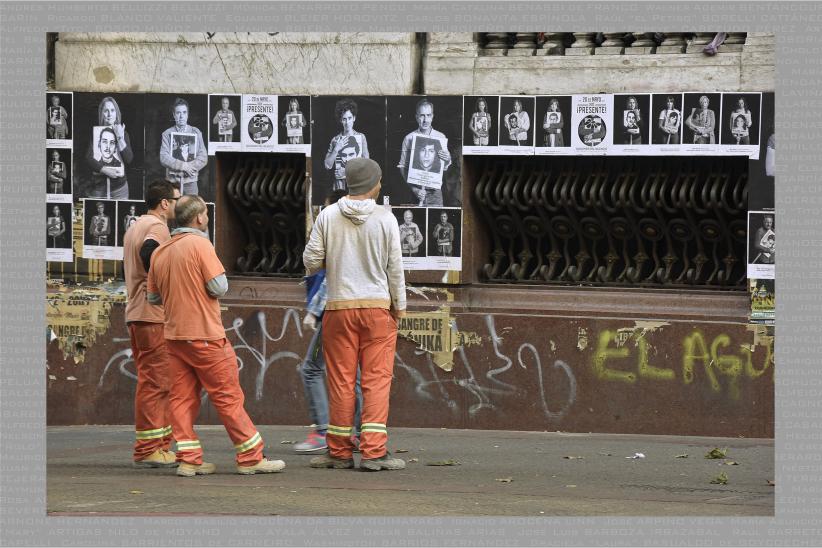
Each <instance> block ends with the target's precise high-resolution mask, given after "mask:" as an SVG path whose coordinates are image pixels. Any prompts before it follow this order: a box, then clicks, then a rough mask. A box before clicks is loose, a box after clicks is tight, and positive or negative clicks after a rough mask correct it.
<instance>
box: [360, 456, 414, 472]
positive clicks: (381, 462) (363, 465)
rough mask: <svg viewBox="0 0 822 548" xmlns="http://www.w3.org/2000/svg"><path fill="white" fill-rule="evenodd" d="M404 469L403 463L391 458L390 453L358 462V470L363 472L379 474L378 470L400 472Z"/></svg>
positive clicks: (400, 460)
mask: <svg viewBox="0 0 822 548" xmlns="http://www.w3.org/2000/svg"><path fill="white" fill-rule="evenodd" d="M403 468H405V461H404V460H402V459H398V458H395V457H392V456H391V453H386V454H385V455H383V456H381V457H377V458H376V459H362V460H361V461H360V470H363V471H365V472H379V471H380V470H402V469H403Z"/></svg>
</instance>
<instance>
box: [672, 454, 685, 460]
mask: <svg viewBox="0 0 822 548" xmlns="http://www.w3.org/2000/svg"><path fill="white" fill-rule="evenodd" d="M674 458H675V459H687V458H688V453H682V454H681V455H677V456H675V457H674Z"/></svg>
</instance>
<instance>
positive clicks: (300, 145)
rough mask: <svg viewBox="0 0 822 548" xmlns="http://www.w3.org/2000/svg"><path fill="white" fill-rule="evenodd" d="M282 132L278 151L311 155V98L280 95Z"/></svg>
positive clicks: (278, 142) (278, 99) (279, 107)
mask: <svg viewBox="0 0 822 548" xmlns="http://www.w3.org/2000/svg"><path fill="white" fill-rule="evenodd" d="M277 109H278V112H279V113H280V131H279V132H278V133H277V150H278V151H280V152H296V153H298V154H305V155H306V156H310V155H311V97H310V96H308V95H280V96H278V97H277Z"/></svg>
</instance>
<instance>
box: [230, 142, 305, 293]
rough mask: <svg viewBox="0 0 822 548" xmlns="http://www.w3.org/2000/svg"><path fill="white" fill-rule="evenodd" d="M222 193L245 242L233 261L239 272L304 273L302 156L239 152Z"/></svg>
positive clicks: (303, 180)
mask: <svg viewBox="0 0 822 548" xmlns="http://www.w3.org/2000/svg"><path fill="white" fill-rule="evenodd" d="M226 194H227V196H228V202H229V204H230V206H231V207H232V208H233V209H234V211H235V212H236V213H237V216H238V217H239V219H240V221H241V226H242V230H243V231H244V232H245V241H246V242H247V243H246V245H245V247H244V248H243V250H242V252H241V254H240V256H239V257H238V259H237V261H236V263H235V268H236V272H237V274H244V275H248V276H294V277H297V276H302V275H303V274H304V269H303V259H302V254H303V248H304V247H305V158H304V157H301V156H289V155H274V154H265V155H245V154H244V155H240V157H239V158H238V160H237V163H236V166H235V169H234V171H233V172H232V173H231V175H230V176H229V177H228V183H227V184H226ZM237 236H239V235H237Z"/></svg>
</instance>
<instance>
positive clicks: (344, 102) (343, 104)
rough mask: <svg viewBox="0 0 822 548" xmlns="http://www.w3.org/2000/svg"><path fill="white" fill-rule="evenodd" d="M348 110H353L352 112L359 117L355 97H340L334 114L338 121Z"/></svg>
mask: <svg viewBox="0 0 822 548" xmlns="http://www.w3.org/2000/svg"><path fill="white" fill-rule="evenodd" d="M348 110H350V111H351V114H352V115H353V116H354V117H355V118H356V117H357V103H355V102H354V100H353V99H340V100H339V101H337V103H336V104H335V105H334V116H336V117H337V121H338V122H339V121H340V118H342V115H343V114H345V112H346V111H348Z"/></svg>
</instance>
